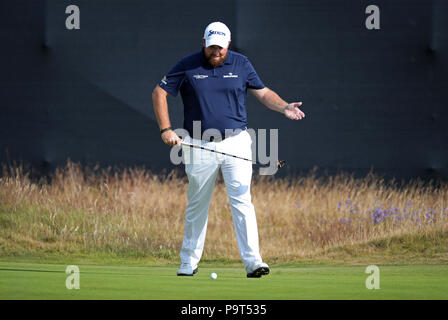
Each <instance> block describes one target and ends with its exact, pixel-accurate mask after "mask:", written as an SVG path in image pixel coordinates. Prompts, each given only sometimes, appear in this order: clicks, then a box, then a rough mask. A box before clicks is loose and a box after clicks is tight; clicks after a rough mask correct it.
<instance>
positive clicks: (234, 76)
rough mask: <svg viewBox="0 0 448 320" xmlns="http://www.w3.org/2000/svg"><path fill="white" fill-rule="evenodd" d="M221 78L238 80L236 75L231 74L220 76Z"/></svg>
mask: <svg viewBox="0 0 448 320" xmlns="http://www.w3.org/2000/svg"><path fill="white" fill-rule="evenodd" d="M222 77H223V78H238V75H237V74H233V73H232V72H229V73H228V74H225V75H223V76H222Z"/></svg>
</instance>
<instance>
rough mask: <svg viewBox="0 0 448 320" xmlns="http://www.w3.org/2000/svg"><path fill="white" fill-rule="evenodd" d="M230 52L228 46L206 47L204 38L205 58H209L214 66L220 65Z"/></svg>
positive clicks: (209, 61)
mask: <svg viewBox="0 0 448 320" xmlns="http://www.w3.org/2000/svg"><path fill="white" fill-rule="evenodd" d="M227 53H228V49H227V48H222V47H220V46H216V45H213V46H210V47H205V40H204V54H205V58H206V59H207V61H208V63H209V64H210V65H211V66H213V67H218V66H220V65H221V64H222V63H223V62H224V60H226V57H227Z"/></svg>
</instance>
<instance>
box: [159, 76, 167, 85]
mask: <svg viewBox="0 0 448 320" xmlns="http://www.w3.org/2000/svg"><path fill="white" fill-rule="evenodd" d="M160 82H162V83H163V84H167V82H166V76H164V77H163V79H162V80H160Z"/></svg>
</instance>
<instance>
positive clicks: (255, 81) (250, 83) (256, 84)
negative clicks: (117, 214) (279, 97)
mask: <svg viewBox="0 0 448 320" xmlns="http://www.w3.org/2000/svg"><path fill="white" fill-rule="evenodd" d="M244 67H245V69H246V74H247V87H248V88H250V89H257V90H258V89H263V88H264V87H265V85H264V83H263V82H262V81H261V79H260V77H259V76H258V74H257V72H256V71H255V69H254V67H253V66H252V64H251V63H250V61H249V60H248V59H246V62H245V66H244Z"/></svg>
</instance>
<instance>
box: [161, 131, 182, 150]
mask: <svg viewBox="0 0 448 320" xmlns="http://www.w3.org/2000/svg"><path fill="white" fill-rule="evenodd" d="M162 140H163V142H165V143H166V144H167V145H169V146H170V147H172V146H175V145H177V144H179V145H180V143H181V142H182V139H181V138H179V136H178V135H177V134H176V132H174V131H173V130H168V131H165V132H164V133H162Z"/></svg>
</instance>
